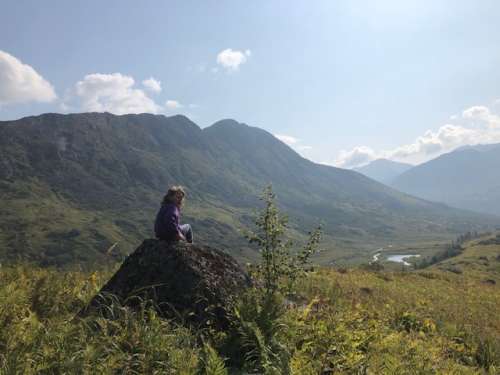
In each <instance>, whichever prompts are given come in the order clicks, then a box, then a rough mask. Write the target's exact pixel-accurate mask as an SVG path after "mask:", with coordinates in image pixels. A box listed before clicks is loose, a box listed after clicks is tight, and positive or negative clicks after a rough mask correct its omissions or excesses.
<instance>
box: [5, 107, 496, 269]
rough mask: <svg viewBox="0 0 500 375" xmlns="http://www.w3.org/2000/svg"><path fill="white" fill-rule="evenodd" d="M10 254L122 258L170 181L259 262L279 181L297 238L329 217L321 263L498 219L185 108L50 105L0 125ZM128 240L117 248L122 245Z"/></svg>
mask: <svg viewBox="0 0 500 375" xmlns="http://www.w3.org/2000/svg"><path fill="white" fill-rule="evenodd" d="M0 165H1V166H2V168H0V194H1V195H2V196H3V197H4V198H5V202H7V203H6V205H5V207H4V209H3V210H2V211H1V212H0V249H1V248H3V249H4V250H3V251H2V252H1V253H0V257H2V258H7V259H14V258H16V257H19V256H21V257H24V258H27V259H30V260H33V261H36V262H41V263H44V262H45V263H47V264H70V263H72V262H79V263H82V262H83V263H85V262H92V261H103V260H105V259H106V257H107V256H108V255H107V252H108V249H110V248H111V247H113V246H114V247H113V249H114V250H113V254H115V255H116V256H117V257H123V255H124V254H127V253H129V252H130V251H131V250H132V249H133V248H134V247H135V245H136V244H137V243H139V242H140V241H142V239H143V238H144V237H148V236H150V235H151V234H152V233H151V227H152V220H153V218H154V214H155V212H156V210H157V209H158V206H159V202H160V201H161V197H162V195H163V194H164V192H165V190H166V188H167V187H168V186H169V185H171V184H174V183H175V184H182V185H185V186H186V188H187V190H188V204H187V205H186V208H185V210H184V211H185V212H184V215H185V217H184V219H185V221H189V222H191V223H192V224H193V226H194V228H195V230H196V235H197V236H198V238H200V239H201V240H203V241H204V242H208V243H212V244H213V245H214V246H217V247H220V248H223V249H228V248H231V249H238V250H236V251H237V252H238V253H236V254H235V253H232V255H234V256H236V257H237V258H238V259H240V260H251V259H252V257H254V256H255V252H254V251H253V250H252V249H251V247H249V245H248V244H247V243H246V241H245V240H244V238H243V235H242V233H241V232H242V231H243V230H244V229H245V228H248V227H249V226H250V225H251V224H252V222H253V214H252V212H253V210H254V209H255V207H257V206H258V195H259V193H260V191H261V189H262V188H263V187H264V186H265V185H267V184H269V183H272V184H273V187H274V189H275V191H276V193H277V194H278V204H279V206H280V208H281V209H283V211H285V212H286V213H287V214H289V215H290V217H291V221H290V226H291V232H292V236H294V237H295V238H297V239H300V238H303V237H304V234H305V232H306V231H307V230H309V229H312V228H313V227H314V226H316V225H317V224H318V222H319V221H322V222H323V227H324V232H325V241H326V242H327V243H328V248H327V249H326V250H325V252H324V253H323V254H322V256H321V257H322V258H321V259H322V261H325V262H326V261H331V260H332V259H333V258H335V257H339V256H345V257H347V258H349V259H350V258H353V257H354V258H356V257H357V255H356V254H355V253H356V252H359V253H361V252H363V251H368V250H369V249H371V248H372V247H373V246H376V245H378V244H379V243H381V242H383V243H385V242H386V241H387V240H388V238H390V240H391V241H393V240H394V241H397V240H398V239H403V238H404V239H408V238H427V239H428V238H433V239H437V238H439V239H448V238H453V237H454V236H455V234H456V233H460V232H461V231H463V230H468V229H470V227H471V226H476V224H477V226H484V225H495V224H496V223H497V221H496V219H493V218H491V217H488V216H484V215H477V214H472V213H468V212H464V211H459V210H454V209H451V208H448V207H446V206H445V205H440V204H433V203H429V202H427V201H425V200H421V199H417V198H414V197H411V196H408V195H406V194H402V193H399V192H397V191H395V190H394V189H392V188H390V187H387V186H384V185H382V184H380V183H378V182H375V181H372V180H370V179H369V178H367V177H365V176H362V175H360V174H359V173H356V172H354V171H347V170H342V169H339V168H334V167H328V166H323V165H318V164H315V163H313V162H311V161H309V160H307V159H304V158H302V157H301V156H300V155H299V154H297V153H296V152H295V151H293V150H292V149H291V148H290V147H288V146H287V145H285V144H284V143H282V142H281V141H279V140H278V139H276V138H275V137H274V136H273V135H272V134H270V133H268V132H267V131H265V130H263V129H259V128H254V127H251V126H248V125H244V124H241V123H238V122H237V121H235V120H223V121H219V122H216V123H215V124H214V125H212V126H210V127H207V128H203V129H201V128H200V127H199V126H198V125H196V124H195V123H194V122H192V121H191V120H189V119H188V118H187V117H185V116H172V117H166V116H162V115H151V114H140V115H130V114H129V115H121V116H115V115H112V114H109V113H82V114H69V115H61V114H45V115H41V116H31V117H27V118H23V119H19V120H15V121H4V122H0ZM116 244H118V245H116Z"/></svg>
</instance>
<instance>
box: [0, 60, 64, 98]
mask: <svg viewBox="0 0 500 375" xmlns="http://www.w3.org/2000/svg"><path fill="white" fill-rule="evenodd" d="M56 98H57V95H56V93H55V91H54V88H53V87H52V85H51V84H50V83H49V82H48V81H46V80H45V79H44V78H43V77H42V76H41V75H40V74H39V73H37V72H36V71H35V69H33V68H32V67H31V66H29V65H26V64H23V63H22V62H21V61H19V60H18V59H17V58H15V57H14V56H12V55H10V54H8V53H7V52H4V51H1V50H0V105H3V104H14V103H23V102H31V101H35V102H51V101H53V100H55V99H56Z"/></svg>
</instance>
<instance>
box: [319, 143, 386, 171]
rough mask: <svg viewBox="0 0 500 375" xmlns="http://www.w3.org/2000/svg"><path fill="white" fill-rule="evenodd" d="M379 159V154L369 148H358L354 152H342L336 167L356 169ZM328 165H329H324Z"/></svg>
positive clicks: (336, 161)
mask: <svg viewBox="0 0 500 375" xmlns="http://www.w3.org/2000/svg"><path fill="white" fill-rule="evenodd" d="M375 159H377V153H376V152H375V151H374V150H372V149H371V148H369V147H366V146H358V147H354V148H353V149H352V150H349V151H346V150H342V151H340V153H339V156H338V157H337V160H335V165H336V166H338V167H341V168H355V167H358V166H361V165H364V164H368V163H369V162H371V161H373V160H375ZM323 164H328V163H323Z"/></svg>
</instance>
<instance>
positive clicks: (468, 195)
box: [355, 144, 500, 216]
mask: <svg viewBox="0 0 500 375" xmlns="http://www.w3.org/2000/svg"><path fill="white" fill-rule="evenodd" d="M355 170H356V171H358V172H360V173H362V174H364V175H365V176H368V177H370V178H373V179H374V180H376V181H379V182H382V183H384V184H386V185H388V186H391V187H393V188H395V189H397V190H400V191H402V192H405V193H408V194H411V195H414V196H416V197H420V198H423V199H427V200H431V201H435V202H442V203H446V204H448V205H450V206H454V207H458V208H463V209H468V210H473V211H477V212H484V213H489V214H494V215H498V216H500V174H499V173H498V171H500V144H488V145H473V146H462V147H460V148H457V149H456V150H454V151H452V152H450V153H447V154H444V155H441V156H439V157H437V158H436V159H433V160H430V161H428V162H426V163H423V164H421V165H417V166H411V165H408V164H403V163H398V162H394V161H390V160H384V159H379V160H375V161H373V162H371V163H370V164H368V165H366V166H364V167H361V168H357V169H355Z"/></svg>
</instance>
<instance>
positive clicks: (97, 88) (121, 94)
mask: <svg viewBox="0 0 500 375" xmlns="http://www.w3.org/2000/svg"><path fill="white" fill-rule="evenodd" d="M134 84H135V81H134V79H133V78H132V77H130V76H126V75H122V74H120V73H113V74H100V73H94V74H88V75H86V76H85V77H84V78H83V80H81V81H78V82H77V83H76V85H75V93H76V96H77V97H78V98H79V99H80V100H81V105H80V107H81V109H82V110H84V111H93V112H111V113H115V114H126V113H143V112H149V113H158V112H160V111H161V109H162V108H161V106H159V105H157V104H156V103H155V102H154V101H153V100H152V99H151V98H149V97H148V96H147V95H146V93H145V92H144V91H143V90H140V89H137V88H134Z"/></svg>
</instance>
